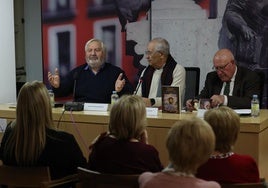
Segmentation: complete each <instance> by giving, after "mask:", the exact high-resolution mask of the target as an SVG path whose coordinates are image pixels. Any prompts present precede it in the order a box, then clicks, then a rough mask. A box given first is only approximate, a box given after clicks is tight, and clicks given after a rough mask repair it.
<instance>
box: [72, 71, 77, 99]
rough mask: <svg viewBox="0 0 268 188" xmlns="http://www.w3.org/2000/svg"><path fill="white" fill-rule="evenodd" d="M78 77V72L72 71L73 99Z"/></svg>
mask: <svg viewBox="0 0 268 188" xmlns="http://www.w3.org/2000/svg"><path fill="white" fill-rule="evenodd" d="M77 78H78V72H77V71H76V72H75V73H74V76H73V79H74V87H73V101H75V92H76V82H77Z"/></svg>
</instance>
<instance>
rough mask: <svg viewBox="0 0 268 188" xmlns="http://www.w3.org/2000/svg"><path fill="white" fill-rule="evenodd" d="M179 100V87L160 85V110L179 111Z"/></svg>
mask: <svg viewBox="0 0 268 188" xmlns="http://www.w3.org/2000/svg"><path fill="white" fill-rule="evenodd" d="M180 107H181V100H180V90H179V87H174V86H164V85H163V86H162V112H165V113H178V114H179V113H180V112H181V108H180Z"/></svg>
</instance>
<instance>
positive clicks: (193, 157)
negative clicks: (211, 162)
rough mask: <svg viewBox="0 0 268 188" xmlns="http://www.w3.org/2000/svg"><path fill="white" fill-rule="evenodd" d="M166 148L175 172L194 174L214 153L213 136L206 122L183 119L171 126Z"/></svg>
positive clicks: (196, 119)
mask: <svg viewBox="0 0 268 188" xmlns="http://www.w3.org/2000/svg"><path fill="white" fill-rule="evenodd" d="M166 146H167V149H168V152H169V159H170V162H171V164H172V166H173V168H174V169H175V171H179V172H184V173H189V174H194V173H196V170H197V168H198V167H199V166H200V165H202V164H203V163H205V162H206V161H207V160H208V159H209V156H210V155H211V154H212V152H213V151H214V146H215V136H214V133H213V130H212V128H211V127H210V125H209V124H208V123H207V122H206V121H204V120H202V119H200V118H197V117H195V118H191V119H183V120H180V121H178V122H176V123H175V124H174V125H173V126H172V128H171V130H170V131H169V134H168V138H167V142H166Z"/></svg>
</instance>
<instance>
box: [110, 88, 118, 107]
mask: <svg viewBox="0 0 268 188" xmlns="http://www.w3.org/2000/svg"><path fill="white" fill-rule="evenodd" d="M118 99H119V96H118V94H117V92H116V91H113V93H112V95H111V105H113V104H114V103H115V102H116V101H117V100H118Z"/></svg>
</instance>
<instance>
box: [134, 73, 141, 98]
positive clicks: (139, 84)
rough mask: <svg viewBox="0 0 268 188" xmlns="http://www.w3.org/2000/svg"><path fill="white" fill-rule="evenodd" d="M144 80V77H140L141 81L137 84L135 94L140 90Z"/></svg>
mask: <svg viewBox="0 0 268 188" xmlns="http://www.w3.org/2000/svg"><path fill="white" fill-rule="evenodd" d="M142 82H143V77H140V79H139V82H138V85H137V87H136V90H135V92H134V95H137V93H138V90H139V88H140V86H141V83H142Z"/></svg>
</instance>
